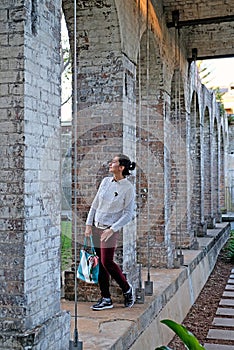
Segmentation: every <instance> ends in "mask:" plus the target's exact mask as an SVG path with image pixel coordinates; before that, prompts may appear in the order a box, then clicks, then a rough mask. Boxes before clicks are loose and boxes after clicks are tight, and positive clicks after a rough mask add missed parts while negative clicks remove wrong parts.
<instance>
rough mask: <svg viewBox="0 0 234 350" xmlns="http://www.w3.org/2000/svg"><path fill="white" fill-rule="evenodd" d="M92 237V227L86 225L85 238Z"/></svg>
mask: <svg viewBox="0 0 234 350" xmlns="http://www.w3.org/2000/svg"><path fill="white" fill-rule="evenodd" d="M90 236H92V226H90V225H86V228H85V237H90Z"/></svg>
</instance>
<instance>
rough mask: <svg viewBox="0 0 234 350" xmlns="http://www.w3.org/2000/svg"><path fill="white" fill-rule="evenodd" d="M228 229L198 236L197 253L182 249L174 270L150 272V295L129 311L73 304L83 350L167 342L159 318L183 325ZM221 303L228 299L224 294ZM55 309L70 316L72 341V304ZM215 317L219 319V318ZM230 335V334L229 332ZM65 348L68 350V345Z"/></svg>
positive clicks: (136, 349)
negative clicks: (179, 263) (75, 308)
mask: <svg viewBox="0 0 234 350" xmlns="http://www.w3.org/2000/svg"><path fill="white" fill-rule="evenodd" d="M228 228H230V225H229V224H227V223H220V224H217V227H216V229H213V230H208V234H207V236H205V237H198V243H199V249H198V250H190V249H189V250H183V254H184V264H183V266H181V267H180V268H177V269H153V268H152V269H151V281H152V282H153V286H154V287H153V295H152V296H147V297H145V302H144V304H138V303H136V304H135V305H134V307H133V308H132V309H126V308H124V307H123V305H122V304H121V305H120V304H115V305H114V308H113V309H110V310H104V311H101V312H98V311H96V312H95V311H92V310H91V309H90V306H91V305H92V303H88V302H86V303H84V302H79V303H78V320H77V322H78V330H79V339H80V341H81V342H82V343H83V344H82V345H83V350H91V349H95V350H104V349H105V350H127V349H131V350H142V349H147V350H148V349H155V348H156V347H157V346H162V345H163V344H168V343H169V341H170V340H171V339H172V337H173V333H172V332H171V331H170V330H169V329H168V328H167V327H165V325H162V324H161V322H160V320H162V319H165V318H171V319H174V320H176V321H177V322H180V323H181V322H182V321H183V319H184V317H185V315H186V314H187V313H188V311H189V309H190V307H191V306H192V304H193V303H194V301H195V300H196V298H197V296H198V294H199V293H200V291H201V289H202V287H203V286H204V284H205V281H206V280H207V278H208V276H209V274H210V272H211V269H212V268H213V262H214V261H215V259H216V257H217V256H216V255H217V254H218V253H219V250H220V249H221V247H222V246H223V244H224V243H225V241H226V239H227V237H228V232H229V231H228ZM233 275H234V271H233ZM146 277H147V270H144V269H143V271H142V280H143V281H145V280H146ZM231 279H232V281H233V284H231V283H229V285H230V286H231V287H232V290H230V288H231V287H230V288H229V289H228V290H227V291H226V292H228V293H230V292H233V293H234V279H233V276H230V280H231ZM223 299H225V300H227V299H228V300H231V299H230V297H229V298H228V297H227V296H224V297H223ZM232 300H234V298H232ZM61 306H62V309H63V310H67V311H68V312H70V314H71V339H72V338H73V335H74V328H75V317H74V316H75V315H74V302H73V301H68V300H64V299H63V300H62V301H61ZM220 308H230V309H231V306H229V307H227V306H225V307H224V306H220ZM233 311H234V307H233ZM233 317H234V316H233ZM218 318H221V317H220V315H219V317H218ZM226 318H228V317H226ZM214 330H216V326H214ZM229 332H230V331H228V334H229ZM232 332H233V333H234V328H233V329H232ZM209 336H210V335H209ZM211 336H212V334H211ZM213 339H214V338H209V340H207V343H210V344H208V345H209V346H210V345H211V343H215V342H216V341H213ZM210 340H212V341H210ZM222 344H225V343H222ZM215 346H216V345H215ZM76 348H77V347H76ZM71 349H72V350H73V348H72V347H71ZM77 349H78V348H77ZM217 349H218V350H230V349H231V348H230V347H228V348H227V347H224V348H221V346H219V347H218V348H217V347H215V348H214V347H209V348H208V347H207V350H217ZM232 349H234V346H232Z"/></svg>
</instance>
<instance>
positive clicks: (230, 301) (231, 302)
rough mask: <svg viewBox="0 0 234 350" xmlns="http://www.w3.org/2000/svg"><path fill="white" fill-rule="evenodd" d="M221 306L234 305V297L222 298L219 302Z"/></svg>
mask: <svg viewBox="0 0 234 350" xmlns="http://www.w3.org/2000/svg"><path fill="white" fill-rule="evenodd" d="M219 305H221V306H234V299H230V298H229V299H221V300H220V302H219Z"/></svg>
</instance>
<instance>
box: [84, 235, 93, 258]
mask: <svg viewBox="0 0 234 350" xmlns="http://www.w3.org/2000/svg"><path fill="white" fill-rule="evenodd" d="M89 239H90V247H91V251H92V252H93V253H94V254H96V252H95V248H94V244H93V236H92V235H91V236H89ZM86 248H87V237H86V236H85V238H84V249H86Z"/></svg>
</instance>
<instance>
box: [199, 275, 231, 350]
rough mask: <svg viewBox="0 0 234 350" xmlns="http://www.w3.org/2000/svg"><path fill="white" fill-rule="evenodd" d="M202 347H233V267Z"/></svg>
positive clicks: (212, 349)
mask: <svg viewBox="0 0 234 350" xmlns="http://www.w3.org/2000/svg"><path fill="white" fill-rule="evenodd" d="M204 347H205V349H206V350H233V349H234V269H233V270H232V272H231V275H230V278H229V280H228V283H227V285H226V288H225V291H224V292H223V296H222V299H221V300H220V303H219V307H218V309H217V311H216V316H215V317H214V319H213V322H212V327H211V329H210V330H209V332H208V335H207V339H206V343H205V344H204Z"/></svg>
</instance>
